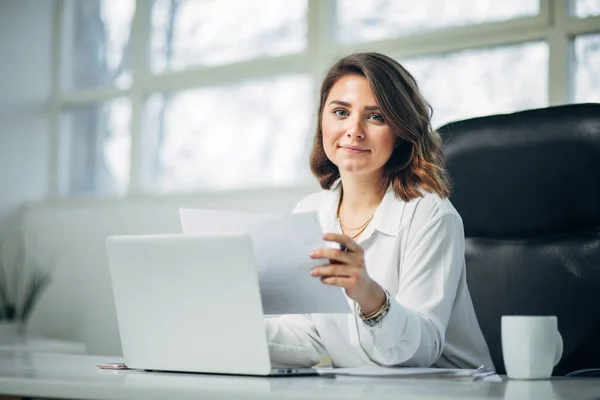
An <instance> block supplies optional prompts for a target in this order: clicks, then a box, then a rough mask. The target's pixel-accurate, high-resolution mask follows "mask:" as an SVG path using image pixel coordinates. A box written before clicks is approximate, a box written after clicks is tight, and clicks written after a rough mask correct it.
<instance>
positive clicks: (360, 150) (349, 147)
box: [340, 146, 369, 154]
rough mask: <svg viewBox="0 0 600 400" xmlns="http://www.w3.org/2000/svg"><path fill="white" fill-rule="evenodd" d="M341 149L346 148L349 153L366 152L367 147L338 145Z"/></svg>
mask: <svg viewBox="0 0 600 400" xmlns="http://www.w3.org/2000/svg"><path fill="white" fill-rule="evenodd" d="M340 148H341V149H343V150H346V151H347V152H349V153H352V154H359V153H367V152H368V151H369V150H367V149H361V148H359V147H351V146H340Z"/></svg>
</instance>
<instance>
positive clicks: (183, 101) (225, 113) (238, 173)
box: [145, 75, 312, 191]
mask: <svg viewBox="0 0 600 400" xmlns="http://www.w3.org/2000/svg"><path fill="white" fill-rule="evenodd" d="M311 93H312V90H311V80H310V78H308V77H306V76H303V75H293V76H282V77H277V78H272V79H268V80H260V81H249V82H244V83H241V84H236V85H231V86H220V87H211V88H201V89H191V90H185V91H182V92H176V93H172V94H158V93H156V94H154V95H152V96H151V97H150V98H149V100H148V103H147V110H146V111H147V119H146V122H147V129H146V130H145V133H146V134H148V136H147V137H146V141H147V142H148V143H146V144H147V145H148V147H149V148H151V149H153V150H152V151H151V154H153V156H152V158H151V159H150V160H148V161H149V162H148V163H147V164H146V168H145V170H146V177H147V179H148V186H150V187H151V188H153V189H154V190H161V191H184V190H192V189H201V190H205V189H208V190H222V189H234V188H235V189H237V188H249V187H264V186H273V185H285V184H293V183H298V182H302V181H308V179H309V177H310V172H309V166H308V151H309V142H310V139H311V136H312V134H311V133H312V132H310V130H311V129H310V127H311V118H310V116H311V110H312V102H311Z"/></svg>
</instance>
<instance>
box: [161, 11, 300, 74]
mask: <svg viewBox="0 0 600 400" xmlns="http://www.w3.org/2000/svg"><path fill="white" fill-rule="evenodd" d="M306 11H307V2H306V1H305V0H286V1H280V0H261V1H245V2H244V1H236V0H203V1H197V0H183V1H181V0H155V1H154V7H153V8H152V33H151V49H152V51H151V64H152V71H153V72H162V71H164V70H182V69H184V68H187V67H190V66H210V65H222V64H227V63H231V62H235V61H242V60H250V59H253V58H256V57H262V56H279V55H284V54H290V53H298V52H300V51H302V50H304V49H305V48H306V40H307V37H306V33H307V26H306ZM250 15H255V16H259V17H258V18H251V17H249V16H250Z"/></svg>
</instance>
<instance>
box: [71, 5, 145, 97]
mask: <svg viewBox="0 0 600 400" xmlns="http://www.w3.org/2000/svg"><path fill="white" fill-rule="evenodd" d="M66 4H67V7H66V8H65V9H66V10H68V12H67V18H68V21H67V22H68V23H67V29H66V36H65V38H66V40H67V43H66V46H65V48H66V59H65V60H64V63H63V65H64V66H65V69H64V71H63V86H64V89H66V90H68V89H72V88H77V89H79V88H89V87H98V86H117V87H121V88H124V87H127V86H129V85H130V84H131V70H130V63H129V36H130V31H131V21H132V18H133V14H134V11H135V0H85V1H76V0H71V1H69V2H67V3H66Z"/></svg>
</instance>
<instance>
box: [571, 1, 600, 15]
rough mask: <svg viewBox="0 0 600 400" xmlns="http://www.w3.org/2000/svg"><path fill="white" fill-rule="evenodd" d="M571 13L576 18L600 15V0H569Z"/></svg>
mask: <svg viewBox="0 0 600 400" xmlns="http://www.w3.org/2000/svg"><path fill="white" fill-rule="evenodd" d="M571 3H572V7H573V10H572V13H573V16H574V17H576V18H587V17H592V16H594V15H600V0H571Z"/></svg>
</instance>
